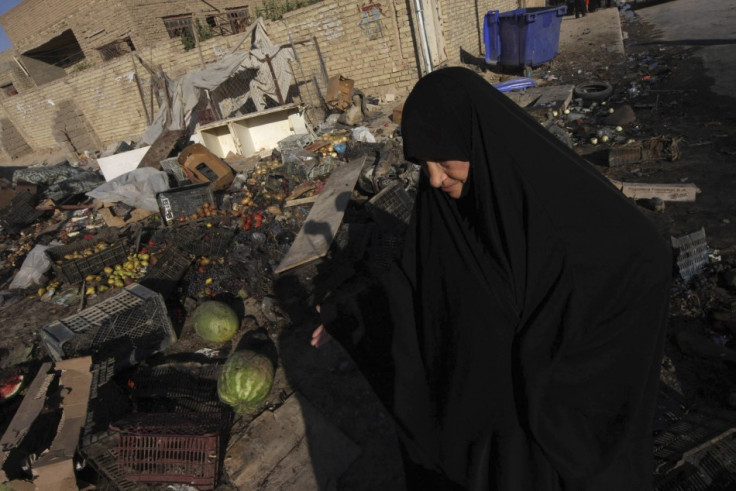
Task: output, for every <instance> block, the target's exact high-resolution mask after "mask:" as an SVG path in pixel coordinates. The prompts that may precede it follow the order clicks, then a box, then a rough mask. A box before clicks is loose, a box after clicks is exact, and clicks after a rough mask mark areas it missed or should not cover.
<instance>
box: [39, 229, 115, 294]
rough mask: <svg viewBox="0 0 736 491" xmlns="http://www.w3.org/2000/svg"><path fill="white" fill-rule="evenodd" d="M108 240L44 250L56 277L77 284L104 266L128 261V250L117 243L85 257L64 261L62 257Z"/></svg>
mask: <svg viewBox="0 0 736 491" xmlns="http://www.w3.org/2000/svg"><path fill="white" fill-rule="evenodd" d="M109 240H110V238H109V237H96V238H92V239H85V240H79V241H76V242H73V243H71V244H67V245H63V246H56V247H50V248H48V249H47V250H46V253H47V254H48V255H49V257H50V258H51V261H52V262H51V267H52V268H53V270H54V273H56V276H57V277H59V278H61V279H62V280H64V281H66V282H67V283H77V282H79V281H82V280H84V279H85V278H86V277H87V276H88V275H93V274H97V273H99V272H100V271H102V270H103V269H105V266H115V265H116V264H123V263H124V262H125V261H126V260H127V259H128V252H129V249H128V247H127V246H126V245H125V244H123V243H122V242H117V243H116V244H113V245H111V246H109V247H108V248H107V249H105V250H103V251H100V252H96V253H94V254H92V255H90V256H87V257H82V258H79V259H67V260H65V259H64V256H66V255H68V254H73V253H75V252H79V251H83V250H85V249H89V248H92V247H94V246H96V245H97V244H99V243H100V242H107V241H109ZM56 261H62V262H61V264H57V263H56Z"/></svg>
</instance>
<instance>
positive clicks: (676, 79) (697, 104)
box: [0, 18, 736, 491]
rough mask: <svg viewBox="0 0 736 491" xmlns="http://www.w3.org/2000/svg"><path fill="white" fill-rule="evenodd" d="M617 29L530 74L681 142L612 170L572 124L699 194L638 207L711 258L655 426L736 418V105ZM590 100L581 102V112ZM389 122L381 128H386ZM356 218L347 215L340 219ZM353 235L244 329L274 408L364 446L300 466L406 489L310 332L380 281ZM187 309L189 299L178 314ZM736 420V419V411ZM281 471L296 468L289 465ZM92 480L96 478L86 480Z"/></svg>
mask: <svg viewBox="0 0 736 491" xmlns="http://www.w3.org/2000/svg"><path fill="white" fill-rule="evenodd" d="M622 27H623V30H624V31H625V32H626V34H627V37H626V39H625V41H624V44H625V51H626V55H625V57H621V56H619V55H617V54H615V53H611V52H610V51H609V50H607V49H606V48H605V46H601V45H600V44H598V43H596V42H595V40H588V41H586V42H581V43H580V44H579V51H575V50H567V51H565V52H561V53H560V54H559V55H558V56H557V57H556V58H555V59H554V60H553V61H551V62H550V63H548V64H545V65H543V66H542V67H539V68H536V69H535V70H534V72H533V74H532V76H533V77H534V78H537V79H539V80H542V81H545V82H546V83H549V84H578V83H582V82H585V81H590V80H603V81H608V82H610V83H611V85H612V86H613V93H612V95H611V97H610V99H609V100H608V105H609V107H614V108H619V107H621V106H622V105H624V104H628V105H630V106H631V107H632V108H633V109H634V111H635V114H636V121H635V122H633V123H631V124H627V125H625V127H624V128H623V133H624V134H625V135H626V136H627V137H629V138H633V139H635V140H644V139H647V138H651V137H660V136H663V137H669V138H673V137H678V138H682V140H681V141H680V145H679V148H680V153H681V157H680V158H679V159H677V160H674V161H669V160H655V161H651V162H646V163H641V162H639V163H633V164H626V165H623V166H617V167H609V166H608V164H607V162H608V152H609V150H610V148H611V147H610V146H608V145H603V144H600V143H599V144H598V145H593V144H592V143H590V136H592V135H594V134H595V131H596V125H592V124H589V125H586V124H584V125H577V124H573V123H569V122H568V123H566V124H565V126H566V128H567V130H568V131H569V133H570V135H571V140H572V142H573V144H574V145H575V146H574V148H575V149H576V151H578V152H579V153H580V154H581V155H583V156H584V157H585V158H586V159H587V160H588V161H589V162H590V163H591V165H593V166H594V167H595V168H596V169H598V170H599V171H600V172H601V173H603V174H604V175H606V176H608V177H610V178H612V179H618V180H625V181H632V182H649V183H685V182H688V183H695V184H696V185H697V186H698V188H699V189H700V193H699V194H698V196H697V199H696V201H695V202H692V203H674V202H667V203H666V206H665V208H664V210H661V211H654V210H650V209H647V208H644V207H642V212H643V213H645V214H647V215H648V216H649V217H650V218H651V219H652V220H653V222H654V223H655V224H656V227H657V228H658V230H659V231H660V233H661V234H662V236H663V237H665V238H667V239H669V237H671V236H672V237H681V236H683V235H687V234H691V233H693V232H696V231H698V230H700V229H701V228H703V229H704V230H705V233H706V237H707V243H708V246H709V247H710V249H711V251H710V252H711V256H712V258H713V260H712V261H711V262H710V263H709V264H708V265H707V266H705V268H704V270H703V272H702V274H700V275H699V276H698V277H696V278H695V279H694V280H693V281H691V282H690V283H688V284H684V283H683V282H682V281H677V282H676V283H675V285H674V286H673V290H672V297H671V298H672V301H671V312H670V323H669V331H668V338H667V345H666V348H665V355H666V356H665V359H664V360H663V370H662V381H663V394H666V395H663V397H662V399H663V400H662V403H661V404H660V411H659V412H658V415H657V430H658V431H665V430H666V429H667V428H668V425H670V424H672V423H673V422H676V421H677V419H678V417H680V416H681V415H683V414H685V413H687V412H692V411H697V410H703V409H712V410H718V411H721V410H722V411H727V413H728V414H731V410H732V409H733V408H734V406H736V392H735V391H734V390H733V387H734V382H736V374H735V373H734V366H733V364H734V363H736V351H731V349H732V348H734V347H733V336H734V333H735V332H736V314H734V313H733V312H732V308H733V307H736V280H735V279H734V275H733V274H732V271H733V270H734V268H736V228H735V227H734V226H733V224H734V223H736V193H733V192H732V189H731V187H732V183H733V182H734V181H733V177H734V173H735V172H736V165H734V164H736V144H734V143H733V136H734V134H735V133H736V116H735V115H736V99H734V98H727V97H722V96H716V95H713V94H712V93H710V92H709V91H708V86H709V84H710V81H709V80H708V79H707V78H706V77H705V76H704V75H703V70H702V67H701V66H700V65H699V62H698V60H697V58H695V57H693V56H692V55H691V49H692V48H688V47H682V46H677V45H672V44H659V43H657V33H656V32H654V31H653V29H652V28H651V26H648V25H646V24H645V23H643V22H640V21H638V20H636V19H635V18H634V19H630V20H626V21H624V23H623V25H622ZM586 39H592V38H586ZM469 66H470V67H471V68H476V69H477V70H478V71H479V72H480V73H482V74H483V75H484V76H485V77H486V78H488V79H489V81H497V80H500V79H501V78H502V77H504V76H509V75H514V74H512V73H504V72H503V71H501V70H488V69H487V67H483V66H482V65H469ZM632 89H635V90H632ZM576 104H578V102H576V101H573V104H572V105H573V107H575V106H576ZM589 104H590V103H589V102H583V103H582V105H583V106H586V105H587V106H589ZM558 117H561V116H559V115H558ZM383 121H384V120H381V121H379V122H377V125H378V126H381V125H382V124H383ZM386 121H388V120H386ZM386 124H388V123H386ZM353 218H355V217H353V216H351V210H350V209H349V210H348V212H347V213H346V218H345V222H350V221H351V219H353ZM341 234H342V235H341ZM346 234H348V231H347V230H345V229H341V232H340V233H339V234H338V237H337V239H336V241H335V244H336V247H334V248H333V250H331V251H330V254H329V255H328V256H327V257H326V258H325V259H323V260H319V261H315V262H313V263H311V264H308V265H306V266H304V267H301V268H298V269H296V270H294V271H293V272H291V273H290V274H285V275H283V276H282V277H281V278H279V279H278V281H276V282H275V283H274V285H273V296H274V298H275V299H277V300H278V302H276V303H277V304H278V307H274V308H273V309H270V308H268V307H266V308H264V305H263V303H262V302H261V301H258V302H256V301H255V300H252V301H249V302H246V303H245V311H244V312H243V314H245V315H247V316H248V317H247V319H248V321H247V322H246V326H247V327H248V332H255V331H256V328H258V327H260V328H263V330H265V333H266V334H267V336H268V338H269V339H271V340H272V341H273V342H274V343H275V345H276V347H277V349H278V352H279V358H280V362H281V366H280V369H279V371H278V372H277V379H276V382H275V386H274V389H273V391H272V393H271V396H270V398H269V405H268V407H267V409H266V410H267V411H273V410H276V409H277V408H278V407H279V405H280V404H282V403H283V401H284V400H285V399H286V398H288V397H290V396H291V395H292V394H297V395H298V397H300V398H303V399H304V400H305V401H308V402H309V403H310V404H311V405H312V406H314V407H315V408H317V409H318V410H319V412H320V413H321V414H322V415H323V416H324V417H325V418H326V419H327V420H328V421H329V422H330V423H331V424H332V425H334V427H335V428H337V429H338V430H339V431H340V432H342V433H343V434H344V435H345V436H346V437H347V439H349V440H350V441H351V442H353V443H354V444H355V446H357V447H358V448H359V449H360V453H359V455H358V456H357V458H355V460H353V461H352V463H351V464H350V465H349V466H348V467H347V468H346V469H345V470H344V472H342V474H341V475H340V476H339V477H336V476H335V475H334V474H330V473H327V471H325V473H324V474H323V475H320V474H321V473H322V469H323V468H324V469H327V468H329V465H327V463H325V462H324V460H325V459H328V458H330V457H329V456H330V455H331V454H330V452H329V447H330V445H331V444H332V442H331V441H329V440H328V439H321V438H320V435H319V434H317V435H310V438H309V441H308V442H307V445H308V449H309V457H310V462H307V463H305V465H306V464H311V465H314V469H313V472H314V474H315V475H316V478H317V481H318V482H319V483H320V486H319V488H320V489H340V490H366V489H384V490H387V491H391V490H397V491H398V490H401V489H403V488H404V485H403V477H402V470H401V468H400V458H399V453H398V447H397V444H396V436H395V434H394V431H393V428H392V424H391V420H390V417H389V415H388V413H387V412H386V411H385V409H384V408H383V407H382V405H381V404H380V402H379V398H378V397H377V395H376V393H375V391H373V390H372V389H371V387H370V385H369V384H368V382H367V381H366V378H365V377H364V376H363V374H361V373H360V372H359V371H358V369H357V367H356V364H355V363H354V362H353V360H352V359H351V357H350V356H349V355H348V354H347V352H346V351H345V350H344V349H343V348H342V347H341V346H340V345H339V344H337V343H330V344H328V345H326V346H324V347H323V348H320V349H314V348H311V347H310V346H309V340H310V335H311V332H312V330H313V329H314V328H315V327H316V326H317V325H318V324H319V322H320V319H319V316H318V315H317V313H316V312H315V311H314V305H315V304H316V303H317V302H318V301H319V299H321V298H322V297H323V296H324V294H325V292H327V291H331V290H337V291H339V292H340V294H341V295H343V296H345V297H346V298H349V297H350V296H351V295H352V294H353V293H354V292H352V291H351V289H352V288H355V289H360V288H362V286H361V285H360V284H359V283H356V282H354V281H351V280H350V278H352V277H355V276H361V275H363V276H365V277H368V278H371V277H372V275H373V274H374V273H375V272H376V270H375V269H373V270H371V269H370V268H369V269H367V270H365V269H363V270H356V267H357V266H356V265H355V264H354V263H352V262H351V260H350V259H351V257H350V253H349V252H350V251H349V250H345V249H343V250H341V249H340V246H341V245H345V244H346V243H347V240H346V239H345V237H344V236H345V235H346ZM378 259H380V258H378ZM378 259H377V260H378ZM374 266H375V265H374ZM377 269H380V264H379V265H378V268H377ZM357 297H360V295H357V296H356V298H357ZM189 307H190V306H187V305H182V306H181V309H182V310H187V308H189ZM354 307H355V312H356V316H354V317H351V316H347V317H346V318H344V319H343V320H342V321H343V322H344V323H345V324H348V325H349V324H351V323H352V324H359V323H360V319H359V318H358V317H359V316H360V315H359V313H360V312H363V313H365V312H366V311H370V308H371V297H370V296H365V295H364V296H363V297H362V299H361V300H360V301H358V302H357V303H356V304H355V305H354ZM51 308H52V309H53V312H52V311H50V310H49V306H48V304H43V303H41V302H33V301H31V300H21V302H19V303H18V304H17V305H16V306H14V308H7V309H4V310H3V311H1V312H0V323H1V325H3V326H4V328H6V329H7V328H10V327H11V326H12V333H13V334H12V335H15V333H17V335H18V336H22V338H20V339H23V342H22V343H13V346H18V347H19V348H18V349H17V350H15V351H13V350H9V351H8V350H7V349H6V350H5V351H2V353H0V354H2V359H3V363H4V365H5V366H8V365H13V364H14V363H13V360H25V359H28V358H34V357H35V358H37V357H39V356H40V354H39V353H33V352H31V351H32V350H33V349H38V348H37V346H38V344H37V340H36V339H35V338H34V336H35V335H34V332H33V329H32V327H33V326H38V325H39V323H42V322H41V319H43V318H44V316H45V318H47V319H48V318H49V317H53V318H59V317H63V316H64V315H67V314H69V313H72V312H75V311H76V309H77V306H76V305H74V306H69V307H66V308H65V307H62V306H53V307H51ZM373 314H374V315H376V314H377V313H375V312H374V313H373ZM176 327H177V329H178V331H179V336H180V341H179V342H178V343H177V344H176V345H175V346H174V347H173V348H172V349H171V350H169V352H167V353H166V356H167V357H168V358H169V359H170V360H171V359H182V360H184V359H187V360H188V361H192V359H193V358H195V357H192V356H191V355H192V353H194V352H195V351H197V350H201V349H202V348H212V347H211V346H207V345H203V344H202V343H201V341H199V340H197V339H196V337H195V336H193V335H192V327H191V325H190V324H188V323H187V322H185V321H181V322H179V323H178V324H177V326H176ZM6 344H7V343H6ZM23 346H25V347H27V348H25V349H24V348H23ZM228 349H229V348H228ZM226 355H227V349H223V350H220V351H219V352H218V350H215V353H214V355H213V356H214V357H215V358H219V359H223V358H224V357H225V356H226ZM161 361H162V360H161V359H158V360H156V359H154V360H151V361H149V363H150V364H151V365H154V364H156V363H161ZM369 375H376V374H369ZM378 375H379V376H380V374H378ZM378 379H380V377H378ZM379 389H380V387H379ZM5 410H9V409H7V408H6V409H4V411H5ZM0 416H3V417H5V416H7V414H5V413H3V414H0ZM255 416H257V415H244V416H241V417H239V418H236V421H235V424H234V426H233V432H232V433H233V434H237V433H238V432H241V431H243V430H244V429H245V428H246V427H247V426H248V424H249V423H250V422H251V421H253V418H254V417H255ZM730 421H731V422H733V423H736V417H733V418H732V419H730ZM309 424H310V423H309V421H307V425H309ZM723 429H724V430H725V429H726V428H723ZM233 459H237V455H229V456H227V457H226V464H225V471H226V472H225V474H224V475H223V479H222V482H221V484H220V485H219V486H218V489H222V490H230V489H238V487H237V486H236V485H235V484H234V483H233V482H232V480H231V479H230V477H229V476H228V475H227V470H228V468H229V467H228V466H229V465H232V464H231V462H232V460H233ZM228 462H230V464H229V463H228ZM323 464H324V465H323ZM286 472H293V469H288V470H287V471H286ZM289 479H290V476H288V475H283V476H275V475H274V476H271V480H270V482H281V483H288V482H289ZM90 480H93V479H92V478H91V477H90ZM97 486H98V488H99V489H114V488H116V487H115V486H113V485H112V484H111V483H109V482H108V483H105V482H99V483H98V484H97ZM253 489H298V488H295V487H291V488H290V487H289V486H288V485H284V486H280V487H274V486H271V487H269V485H268V482H266V483H264V484H262V485H260V486H258V487H254V488H253ZM661 489H665V488H664V487H663V488H661Z"/></svg>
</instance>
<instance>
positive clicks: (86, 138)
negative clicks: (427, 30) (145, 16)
mask: <svg viewBox="0 0 736 491" xmlns="http://www.w3.org/2000/svg"><path fill="white" fill-rule="evenodd" d="M108 1H109V0H90V1H89V2H82V1H81V0H78V2H80V3H84V4H85V5H92V4H94V5H97V4H107V2H108ZM26 2H29V5H34V4H42V3H43V2H41V0H25V2H24V3H23V4H21V5H25V4H26ZM240 2H242V0H232V5H233V6H242V5H243V3H240ZM62 3H63V4H65V5H66V4H67V2H62ZM121 3H122V2H121ZM150 3H152V4H163V3H159V2H150ZM210 3H213V2H210ZM221 3H223V2H217V3H213V4H216V5H218V6H219V5H220V4H221ZM126 5H130V4H126ZM228 5H230V4H228ZM366 5H369V4H367V3H366V2H360V1H358V0H350V1H346V0H324V1H323V2H320V3H317V4H314V5H311V6H308V7H305V8H302V9H300V10H297V11H293V12H289V13H287V14H286V15H285V16H284V19H283V20H280V21H274V22H271V21H267V22H266V27H267V31H268V35H269V37H270V38H271V40H272V41H273V42H274V43H277V44H281V43H288V42H289V34H291V38H292V39H293V40H294V41H295V42H297V47H296V50H297V54H298V56H299V60H300V61H301V69H300V66H299V65H298V64H294V71H295V76H296V78H297V80H298V81H299V82H300V84H301V87H300V89H301V94H302V96H303V97H304V98H305V99H308V98H309V91H311V94H312V96H313V97H314V94H315V91H314V88H313V86H312V80H311V79H312V74H314V75H315V76H316V77H317V78H318V79H319V80H320V82H319V83H320V84H321V75H320V73H321V69H320V63H319V56H318V54H317V46H319V50H320V52H321V55H322V59H323V60H324V63H325V66H326V69H327V73H328V76H334V75H343V76H345V77H347V78H350V79H353V80H354V81H355V87H356V88H358V89H360V90H362V91H363V92H364V93H366V94H367V95H377V96H380V95H382V94H383V93H384V92H385V91H386V90H387V89H388V88H393V89H395V90H400V91H408V90H409V89H411V87H413V85H414V84H415V83H416V81H417V79H418V77H419V73H420V70H419V69H418V66H420V64H421V61H420V57H421V51H420V48H419V47H418V46H419V44H418V43H419V36H418V32H417V30H416V15H415V13H414V12H413V2H411V1H403V0H385V1H383V2H381V3H380V10H378V11H375V10H373V11H368V12H367V11H365V10H362V8H361V7H364V6H366ZM374 5H375V6H377V5H378V3H376V4H374ZM479 5H481V6H482V8H481V6H478V7H476V6H475V4H474V2H471V1H470V0H442V1H440V2H439V13H440V21H441V26H442V30H443V33H444V38H445V46H446V50H447V58H448V59H447V64H449V65H455V64H459V63H461V62H462V60H461V57H460V53H461V49H462V50H464V51H466V52H469V53H472V54H474V55H476V56H478V57H481V58H482V56H483V46H482V19H483V16H484V15H485V13H486V11H487V10H491V9H497V10H502V11H505V10H512V9H513V8H518V6H519V2H518V1H511V0H493V1H486V2H484V3H483V4H479ZM164 7H165V8H167V9H168V11H166V12H165V13H166V14H168V15H173V14H175V13H178V12H171V10H170V5H169V4H168V3H166V4H163V7H162V8H164ZM193 8H194V7H193ZM198 8H199V9H200V10H198V11H201V9H202V7H198ZM251 11H252V12H254V11H255V9H254V8H252V7H251ZM111 12H115V10H111ZM9 13H16V12H15V9H13V10H11V11H10V12H9ZM161 14H162V12H158V13H157V14H156V16H155V19H154V21H153V23H152V24H151V26H152V27H151V29H154V28H155V29H158V27H156V26H154V25H153V24H156V25H158V24H160V27H161V28H163V21H162V20H161V18H160V17H158V15H161ZM5 15H6V16H7V15H8V14H5ZM371 15H374V17H371ZM150 17H151V19H153V18H154V13H151V14H150ZM476 18H477V21H476V20H474V19H476ZM468 19H469V20H468ZM3 23H7V19H3ZM122 23H124V19H123V21H121V24H122ZM145 29H147V28H146V27H145V26H144V25H143V24H141V26H140V30H141V32H142V31H144V30H145ZM16 35H17V33H16ZM313 37H316V39H317V43H315V42H314V40H313ZM242 39H243V37H242V35H237V34H236V35H233V36H224V37H215V38H212V39H209V40H207V41H205V42H203V43H202V45H201V57H200V50H199V49H197V48H194V49H191V50H189V51H185V50H184V48H183V46H182V43H181V40H180V39H178V38H175V39H165V40H164V41H160V42H158V43H155V44H153V45H148V46H146V45H142V44H139V43H138V42H136V41H135V40H134V43H135V44H136V48H137V50H136V53H135V54H136V55H137V56H140V57H141V58H142V59H143V60H144V61H145V62H146V63H147V64H148V65H149V66H151V67H153V68H154V69H158V67H159V66H161V68H162V69H163V70H164V71H165V73H166V74H167V75H168V76H169V78H172V79H176V78H178V77H181V76H182V75H184V74H186V73H188V72H191V71H195V70H198V69H200V68H201V63H202V59H203V60H204V62H205V63H211V62H213V61H215V60H217V59H219V58H221V57H222V56H224V55H225V54H227V53H229V52H230V51H231V50H232V49H233V48H234V47H236V46H237V45H238V44H239V43H240V41H241V40H242ZM302 41H303V43H301V42H302ZM415 46H416V48H415ZM479 46H480V47H479ZM248 47H249V42H247V41H246V42H245V43H243V45H242V46H241V49H248ZM0 61H1V60H0ZM134 66H135V68H136V70H134V68H133V67H134ZM136 71H137V74H136ZM302 73H303V75H302ZM136 77H138V80H139V81H140V84H141V88H142V90H143V101H142V100H141V95H140V93H139V89H138V85H137V84H136ZM150 81H151V76H150V74H149V73H148V72H147V71H146V69H145V68H144V67H143V66H142V65H141V63H140V62H139V61H137V59H136V58H133V57H131V56H124V57H122V58H116V59H113V60H110V61H107V62H104V63H103V62H101V61H96V62H95V63H94V65H93V66H92V67H90V68H88V69H86V70H83V71H79V72H74V73H71V74H69V75H67V76H66V77H65V78H63V79H59V80H54V81H52V82H49V83H47V84H44V85H42V86H40V87H36V88H31V89H28V90H23V91H19V94H18V95H15V96H12V97H7V98H3V99H2V102H3V105H2V107H0V120H2V119H5V118H7V119H8V120H9V121H11V122H12V123H13V124H14V125H15V127H16V129H17V130H18V132H19V134H20V135H23V138H24V139H25V142H26V144H27V145H28V146H29V147H30V148H32V149H33V150H34V151H40V150H47V149H57V148H59V147H60V146H62V145H64V142H63V141H61V142H60V141H59V139H60V138H59V137H60V133H59V131H57V130H55V127H56V125H57V124H58V123H59V122H60V121H63V116H62V115H61V113H60V112H61V111H62V110H63V109H64V107H66V106H63V104H65V101H72V102H73V106H72V107H73V112H74V114H75V115H76V116H75V117H76V118H77V120H78V121H81V123H80V124H79V125H77V126H76V127H75V128H76V129H75V131H78V133H75V136H74V138H75V141H74V146H75V147H76V150H77V151H79V152H82V151H84V150H98V149H99V148H100V147H96V148H85V146H86V145H93V144H95V143H96V142H99V145H101V146H105V145H107V144H109V143H113V142H117V141H121V140H134V141H135V140H137V139H138V138H139V137H140V135H141V134H142V133H143V132H144V131H145V129H146V127H147V117H146V110H147V111H148V113H149V114H148V115H149V117H152V116H153V115H154V114H155V113H156V111H157V110H158V104H157V102H156V99H155V98H153V102H151V100H152V98H151V91H152V89H151V82H150ZM320 88H321V90H322V91H323V93H324V91H325V89H326V88H325V87H324V86H321V87H320ZM1 96H2V95H1V94H0V97H1ZM314 102H316V101H314ZM144 107H145V109H144ZM62 140H63V139H62Z"/></svg>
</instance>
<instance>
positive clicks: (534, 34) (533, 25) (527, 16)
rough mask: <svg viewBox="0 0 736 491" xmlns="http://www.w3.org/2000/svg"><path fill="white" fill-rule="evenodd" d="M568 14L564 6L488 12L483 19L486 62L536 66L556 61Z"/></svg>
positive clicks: (490, 63)
mask: <svg viewBox="0 0 736 491" xmlns="http://www.w3.org/2000/svg"><path fill="white" fill-rule="evenodd" d="M566 13H567V6H564V5H563V6H560V7H552V8H549V7H538V8H525V9H516V10H510V11H508V12H501V13H499V11H498V10H490V11H488V13H487V14H486V15H485V20H484V22H483V38H484V41H485V45H486V57H485V58H486V63H488V64H489V65H505V66H519V67H534V66H539V65H541V64H542V63H546V62H548V61H550V60H552V58H554V57H555V56H557V51H558V49H559V45H560V25H561V24H562V16H564V15H565V14H566Z"/></svg>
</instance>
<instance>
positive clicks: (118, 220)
mask: <svg viewBox="0 0 736 491" xmlns="http://www.w3.org/2000/svg"><path fill="white" fill-rule="evenodd" d="M116 204H117V203H98V206H99V208H98V209H97V213H99V214H100V218H102V219H103V220H104V221H105V225H107V226H108V227H125V226H126V225H128V224H129V223H133V222H138V221H141V220H143V219H144V218H148V217H150V216H151V215H153V212H150V211H148V210H144V209H142V208H134V209H133V210H131V211H130V213H129V214H128V215H126V216H125V217H121V216H117V215H116V214H115V209H114V207H115V205H116Z"/></svg>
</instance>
